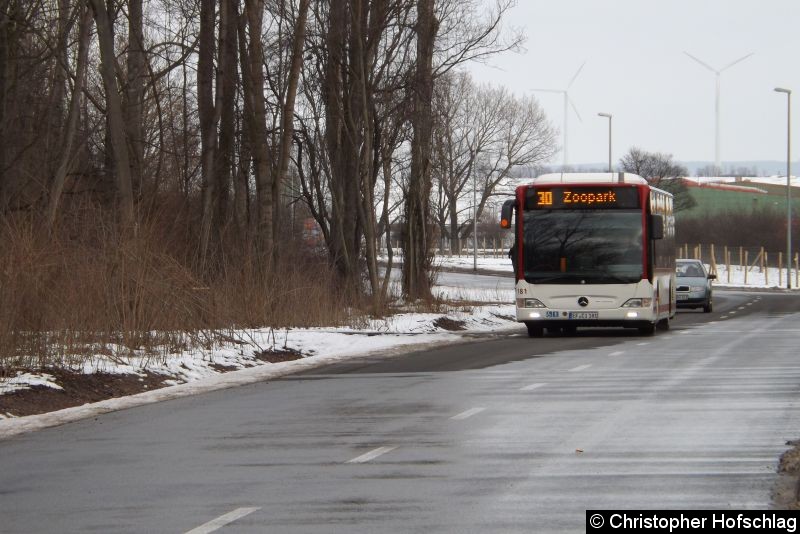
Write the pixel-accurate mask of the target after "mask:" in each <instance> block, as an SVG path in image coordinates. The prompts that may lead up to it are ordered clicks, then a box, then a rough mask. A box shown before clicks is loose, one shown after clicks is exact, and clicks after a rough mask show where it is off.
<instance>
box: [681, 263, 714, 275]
mask: <svg viewBox="0 0 800 534" xmlns="http://www.w3.org/2000/svg"><path fill="white" fill-rule="evenodd" d="M675 275H676V276H677V277H678V278H704V277H705V276H706V273H705V271H703V266H702V265H701V264H700V263H698V262H691V263H678V264H677V266H676V268H675Z"/></svg>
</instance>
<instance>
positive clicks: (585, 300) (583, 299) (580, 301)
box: [578, 297, 589, 308]
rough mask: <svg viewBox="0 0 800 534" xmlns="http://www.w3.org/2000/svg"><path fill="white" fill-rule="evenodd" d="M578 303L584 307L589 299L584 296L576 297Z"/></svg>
mask: <svg viewBox="0 0 800 534" xmlns="http://www.w3.org/2000/svg"><path fill="white" fill-rule="evenodd" d="M578 304H579V305H580V306H582V307H584V308H585V307H586V306H588V305H589V299H587V298H586V297H580V298H579V299H578Z"/></svg>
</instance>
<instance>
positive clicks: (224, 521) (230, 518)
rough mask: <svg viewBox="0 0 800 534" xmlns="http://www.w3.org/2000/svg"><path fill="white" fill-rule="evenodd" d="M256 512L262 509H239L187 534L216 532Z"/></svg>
mask: <svg viewBox="0 0 800 534" xmlns="http://www.w3.org/2000/svg"><path fill="white" fill-rule="evenodd" d="M256 510H260V508H237V509H236V510H234V511H233V512H228V513H227V514H225V515H221V516H219V517H218V518H216V519H212V520H211V521H209V522H208V523H205V524H203V525H200V526H199V527H197V528H193V529H192V530H190V531H188V532H187V533H186V534H208V533H209V532H214V531H215V530H219V529H221V528H222V527H224V526H225V525H228V524H230V523H233V522H234V521H236V520H237V519H241V518H243V517H244V516H246V515H250V514H252V513H253V512H255V511H256Z"/></svg>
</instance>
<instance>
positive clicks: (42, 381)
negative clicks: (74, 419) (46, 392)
mask: <svg viewBox="0 0 800 534" xmlns="http://www.w3.org/2000/svg"><path fill="white" fill-rule="evenodd" d="M34 386H43V387H48V388H52V389H63V388H62V387H61V386H59V385H58V384H56V382H55V377H53V376H52V375H49V374H47V373H24V372H22V371H20V372H18V373H17V374H16V375H15V376H12V377H9V378H5V379H2V380H0V395H3V394H4V393H11V392H13V391H20V390H23V389H30V388H32V387H34ZM0 418H2V415H0Z"/></svg>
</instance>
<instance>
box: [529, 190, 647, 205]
mask: <svg viewBox="0 0 800 534" xmlns="http://www.w3.org/2000/svg"><path fill="white" fill-rule="evenodd" d="M638 208H639V190H638V189H637V188H635V187H539V188H531V189H528V191H527V195H526V199H525V209H529V210H531V209H533V210H536V209H539V210H557V209H567V210H569V209H638Z"/></svg>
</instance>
